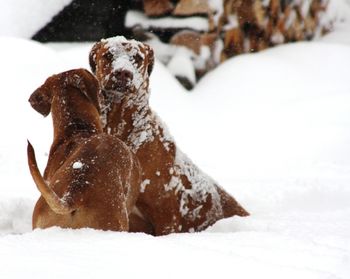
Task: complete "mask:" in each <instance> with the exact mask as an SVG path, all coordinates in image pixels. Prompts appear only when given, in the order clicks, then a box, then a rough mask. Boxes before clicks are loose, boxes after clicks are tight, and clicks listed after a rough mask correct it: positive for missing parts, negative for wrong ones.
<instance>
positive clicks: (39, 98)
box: [28, 76, 56, 116]
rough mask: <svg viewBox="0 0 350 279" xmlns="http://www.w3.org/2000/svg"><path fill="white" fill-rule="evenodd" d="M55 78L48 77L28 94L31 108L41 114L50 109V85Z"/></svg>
mask: <svg viewBox="0 0 350 279" xmlns="http://www.w3.org/2000/svg"><path fill="white" fill-rule="evenodd" d="M55 79H56V76H52V77H49V78H48V79H47V80H46V81H45V83H44V84H43V85H42V86H40V87H39V88H38V89H36V90H35V91H34V92H33V93H32V95H30V97H29V100H28V101H29V103H30V105H31V106H32V108H33V109H35V110H36V111H37V112H39V113H40V114H42V115H43V116H47V115H48V114H49V113H50V111H51V103H52V97H53V92H52V86H53V82H54V81H55Z"/></svg>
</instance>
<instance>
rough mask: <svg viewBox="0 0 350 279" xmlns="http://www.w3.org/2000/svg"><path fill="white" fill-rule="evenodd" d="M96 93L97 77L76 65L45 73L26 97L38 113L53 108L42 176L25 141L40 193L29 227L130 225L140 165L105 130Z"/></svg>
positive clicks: (122, 227) (122, 228)
mask: <svg viewBox="0 0 350 279" xmlns="http://www.w3.org/2000/svg"><path fill="white" fill-rule="evenodd" d="M98 92H99V85H98V82H97V80H96V78H95V77H94V76H93V75H92V74H91V73H89V72H88V71H86V70H83V69H78V70H71V71H67V72H63V73H61V74H58V75H54V76H52V77H50V78H48V79H47V80H46V82H45V83H44V84H43V85H42V86H41V87H39V88H38V89H37V90H36V91H35V92H34V93H33V94H32V95H31V97H30V99H29V102H30V104H31V105H32V107H33V108H34V109H35V110H36V111H38V112H39V113H41V114H42V115H44V116H47V115H48V114H49V113H50V111H51V114H52V119H53V127H54V140H53V143H52V146H51V150H50V154H49V159H48V162H47V166H46V169H45V173H44V177H42V176H41V174H40V172H39V170H38V167H37V163H36V160H35V155H34V150H33V148H32V146H31V145H30V144H28V163H29V167H30V171H31V174H32V177H33V179H34V181H35V183H36V185H37V187H38V189H39V191H40V192H41V195H42V196H41V197H40V199H39V200H38V202H37V204H36V206H35V209H34V213H33V228H47V227H51V226H60V227H64V228H83V227H90V228H94V229H102V230H114V231H128V230H129V215H130V212H131V211H132V209H133V208H134V205H135V202H136V200H137V197H138V194H139V185H140V181H141V180H140V166H139V163H138V160H137V158H135V155H133V153H132V152H131V151H130V150H129V148H128V147H127V146H126V145H125V144H124V143H122V142H121V141H120V140H119V139H117V138H116V137H114V136H110V135H107V134H105V133H103V130H102V127H101V123H100V114H99V101H98Z"/></svg>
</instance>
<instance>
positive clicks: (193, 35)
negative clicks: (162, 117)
mask: <svg viewBox="0 0 350 279" xmlns="http://www.w3.org/2000/svg"><path fill="white" fill-rule="evenodd" d="M140 7H141V10H140V11H129V13H128V14H127V17H126V26H127V27H128V28H131V29H132V30H133V32H134V35H135V37H136V38H137V39H144V40H146V41H148V42H149V43H150V44H151V45H152V46H153V47H154V48H155V50H156V54H158V57H159V58H160V59H161V60H162V61H163V62H164V63H165V64H167V65H168V67H169V69H170V70H171V71H172V72H173V73H174V74H175V75H176V76H177V77H178V78H179V79H180V80H181V81H182V82H183V84H184V85H185V86H186V87H187V88H191V87H193V86H194V84H195V83H196V82H197V81H198V80H199V79H200V78H201V77H202V76H203V75H204V74H205V73H207V72H208V71H210V70H211V69H213V68H215V67H216V66H217V65H218V64H220V63H222V62H223V61H225V60H226V59H228V58H230V57H232V56H235V55H238V54H241V53H248V52H256V51H260V50H263V49H266V48H268V47H272V46H275V45H278V44H282V43H287V42H294V41H301V40H311V39H312V38H314V37H315V36H318V35H322V34H323V33H324V32H326V31H327V26H326V25H325V24H324V23H323V22H322V20H321V19H322V15H323V13H324V12H325V10H326V8H327V0H176V1H170V0H143V5H140ZM185 68H186V70H184V69H185Z"/></svg>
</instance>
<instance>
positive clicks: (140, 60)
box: [134, 54, 143, 66]
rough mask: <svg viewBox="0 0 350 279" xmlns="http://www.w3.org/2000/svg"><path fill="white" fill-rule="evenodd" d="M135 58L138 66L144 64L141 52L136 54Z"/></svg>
mask: <svg viewBox="0 0 350 279" xmlns="http://www.w3.org/2000/svg"><path fill="white" fill-rule="evenodd" d="M134 60H135V63H136V64H137V65H138V66H140V65H141V64H142V60H143V59H142V57H141V55H140V54H136V55H135V56H134Z"/></svg>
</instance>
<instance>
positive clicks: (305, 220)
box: [0, 23, 350, 279]
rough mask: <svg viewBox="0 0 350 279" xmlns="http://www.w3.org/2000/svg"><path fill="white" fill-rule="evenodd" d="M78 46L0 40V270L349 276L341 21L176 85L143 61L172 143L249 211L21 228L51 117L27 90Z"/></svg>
mask: <svg viewBox="0 0 350 279" xmlns="http://www.w3.org/2000/svg"><path fill="white" fill-rule="evenodd" d="M89 48H90V44H66V45H62V44H60V45H57V44H50V45H48V46H47V45H41V44H38V43H35V42H31V41H27V40H23V39H14V38H0V50H1V53H2V67H1V68H0V77H1V89H2V93H1V95H2V101H1V103H0V119H1V120H0V124H1V127H2V129H1V137H0V278H34V277H35V278H37V279H40V278H47V277H49V278H112V277H115V278H134V277H137V276H139V277H141V276H142V278H189V277H193V278H239V279H242V278H257V277H259V278H269V279H280V278H293V279H295V278H302V279H304V278H305V279H313V278H315V279H316V278H317V279H331V278H332V279H333V278H334V279H348V278H350V202H349V201H350V186H349V185H350V129H349V127H350V82H349V77H350V76H349V73H350V71H349V65H350V23H347V24H343V25H340V26H337V27H336V31H335V32H334V33H332V34H329V35H328V36H326V37H325V38H323V39H321V40H320V41H317V42H311V43H296V44H290V45H285V46H281V47H277V48H274V49H270V50H267V51H264V52H261V53H259V54H254V55H243V56H240V57H237V58H234V59H232V60H230V61H228V62H226V63H225V64H224V65H222V66H220V67H219V68H218V69H216V70H215V71H213V72H212V73H210V74H209V75H207V76H206V77H205V78H204V79H203V80H201V82H200V83H199V84H198V86H197V87H196V89H195V90H194V91H193V92H191V93H188V92H186V91H185V90H184V89H183V88H182V87H181V86H180V85H179V84H178V83H177V81H176V80H175V79H174V78H173V77H172V76H171V75H170V74H169V73H168V72H167V70H166V69H165V67H164V66H162V65H161V64H156V67H155V71H154V73H153V76H152V97H151V98H152V100H151V102H152V106H153V108H154V109H155V110H156V111H157V112H158V114H159V115H160V117H161V118H162V119H163V120H164V121H165V122H166V123H167V124H168V126H169V128H170V130H171V133H172V134H173V136H174V137H175V139H176V140H177V142H178V145H179V146H180V147H181V149H182V150H183V151H185V152H186V153H187V154H188V155H189V156H190V157H191V158H192V159H193V160H194V161H195V162H196V163H197V164H198V165H199V166H200V167H201V168H202V169H203V170H205V171H206V172H207V173H209V174H210V175H211V176H212V177H214V178H215V179H216V180H217V181H219V183H220V184H221V185H222V186H223V187H224V188H225V189H227V190H228V191H229V192H231V193H232V194H233V195H234V196H235V197H236V198H237V199H238V200H239V201H240V202H241V203H242V204H243V205H244V206H245V208H246V209H248V210H249V211H250V213H251V216H250V217H248V218H236V217H235V218H230V219H226V220H222V221H220V222H218V223H217V224H215V225H214V226H213V227H211V228H209V229H208V230H207V231H206V232H202V233H195V234H180V235H179V234H174V235H169V236H165V237H158V238H154V237H151V236H147V235H144V234H128V233H115V232H100V231H93V230H88V229H86V230H78V231H73V230H62V229H58V228H53V229H49V230H36V231H31V213H32V209H33V206H34V203H35V201H36V200H37V198H38V191H37V190H36V187H35V186H34V184H33V181H32V179H31V177H30V175H29V171H28V170H27V163H26V139H27V138H29V139H30V140H31V141H32V143H33V145H34V147H35V149H36V151H37V155H38V160H39V163H40V165H41V169H43V168H44V166H45V162H46V160H47V151H48V149H49V146H50V143H51V138H52V136H51V134H52V127H51V119H50V117H48V118H47V119H43V118H42V117H41V116H40V115H38V114H37V113H36V112H35V111H34V110H32V109H31V108H30V106H29V104H28V102H27V99H28V97H29V95H30V94H31V93H32V91H33V90H34V89H36V87H37V86H39V85H40V84H41V83H42V82H43V81H44V80H45V78H46V77H47V76H48V75H50V74H53V73H57V72H59V71H63V70H67V69H71V68H76V67H88V64H87V55H88V51H89Z"/></svg>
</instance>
